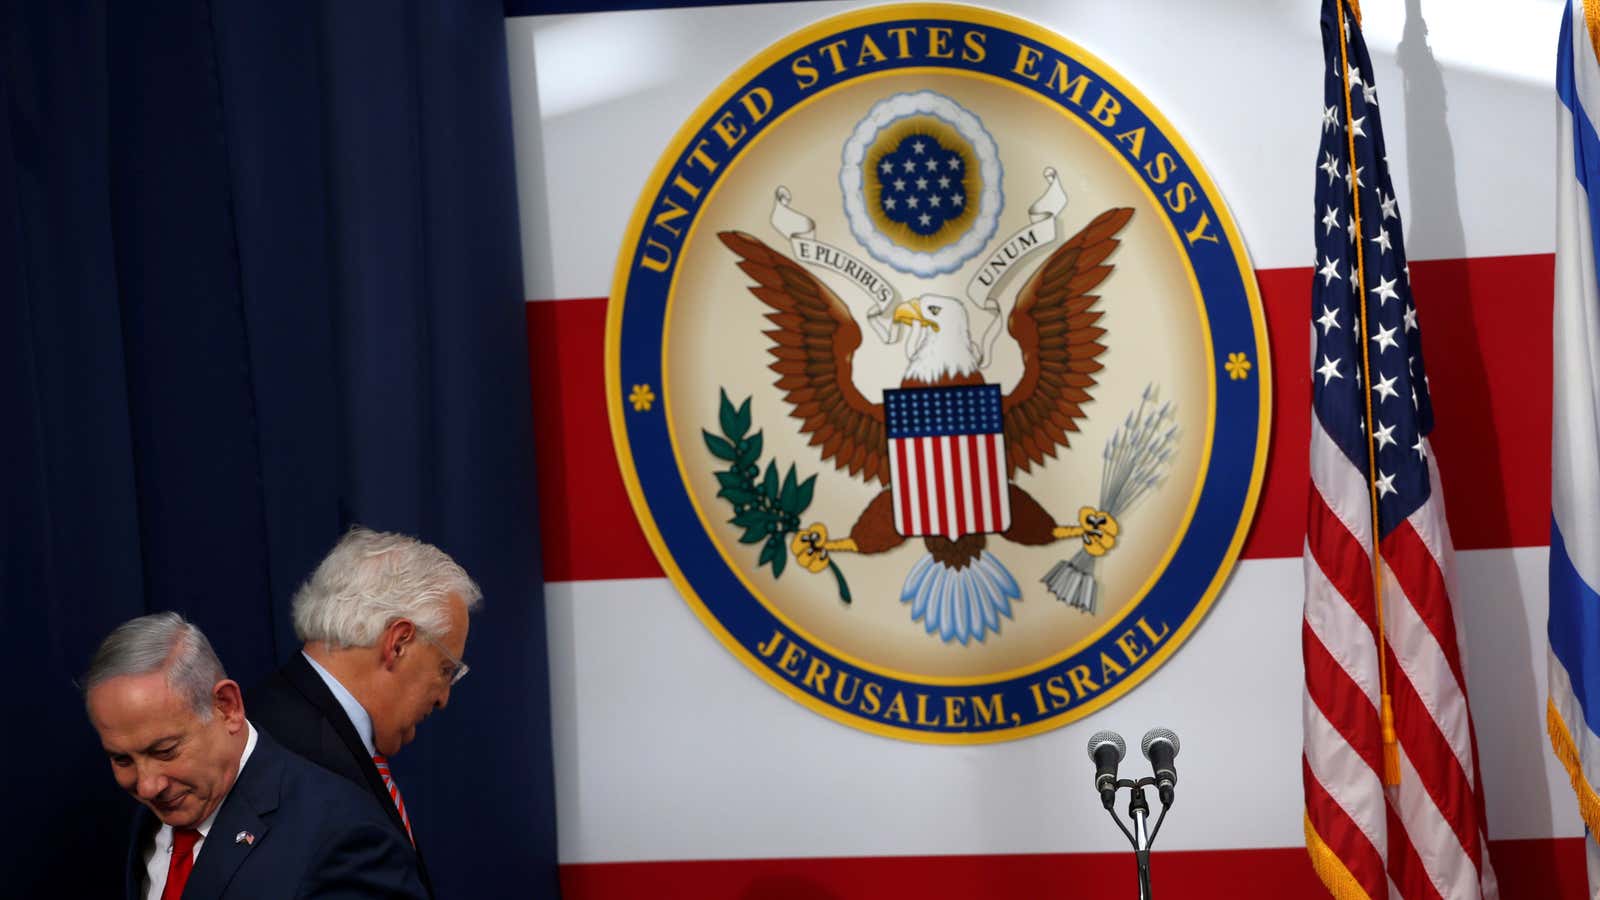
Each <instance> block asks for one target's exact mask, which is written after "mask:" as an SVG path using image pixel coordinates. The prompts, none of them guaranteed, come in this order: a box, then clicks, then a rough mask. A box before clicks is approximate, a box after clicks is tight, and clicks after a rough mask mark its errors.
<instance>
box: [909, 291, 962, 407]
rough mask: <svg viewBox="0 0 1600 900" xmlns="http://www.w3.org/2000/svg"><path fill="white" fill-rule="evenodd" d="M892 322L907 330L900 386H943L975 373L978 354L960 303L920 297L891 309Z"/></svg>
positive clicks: (942, 298)
mask: <svg viewBox="0 0 1600 900" xmlns="http://www.w3.org/2000/svg"><path fill="white" fill-rule="evenodd" d="M894 321H895V322H896V323H899V324H903V325H908V326H910V328H911V334H910V336H909V337H908V338H907V339H906V357H907V360H908V362H907V363H906V372H905V375H904V376H902V378H901V382H902V383H906V382H916V383H921V384H930V385H931V384H947V383H949V382H952V381H957V380H964V379H965V378H966V377H967V376H970V375H972V374H974V373H976V372H977V371H978V363H979V360H980V358H981V354H980V352H979V349H978V345H977V343H976V342H974V341H973V339H972V329H971V326H970V325H969V323H968V319H967V305H966V304H965V303H963V302H962V301H961V300H959V299H957V298H955V297H943V296H940V295H938V294H924V295H923V296H921V297H918V298H916V299H915V300H907V301H905V302H904V303H901V304H900V305H899V306H897V307H895V309H894Z"/></svg>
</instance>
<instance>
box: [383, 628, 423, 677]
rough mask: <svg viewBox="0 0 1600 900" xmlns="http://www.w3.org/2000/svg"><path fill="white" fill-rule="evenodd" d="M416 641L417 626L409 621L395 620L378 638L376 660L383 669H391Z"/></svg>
mask: <svg viewBox="0 0 1600 900" xmlns="http://www.w3.org/2000/svg"><path fill="white" fill-rule="evenodd" d="M416 639H417V626H416V625H415V624H413V623H412V621H411V620H410V619H395V620H394V621H393V622H390V623H389V624H388V625H387V626H385V627H384V629H383V634H381V635H379V637H378V660H379V662H380V663H382V665H383V667H384V668H385V669H393V668H394V666H395V664H396V663H397V662H398V661H399V659H400V657H401V656H402V655H404V654H405V652H406V650H407V649H409V648H410V647H411V645H412V643H414V642H415V641H416Z"/></svg>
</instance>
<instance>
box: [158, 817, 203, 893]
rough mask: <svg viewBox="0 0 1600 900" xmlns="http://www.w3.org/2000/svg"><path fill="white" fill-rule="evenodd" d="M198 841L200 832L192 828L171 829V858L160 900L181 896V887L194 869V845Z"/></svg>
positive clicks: (187, 880) (168, 862)
mask: <svg viewBox="0 0 1600 900" xmlns="http://www.w3.org/2000/svg"><path fill="white" fill-rule="evenodd" d="M199 840H200V832H198V831H196V830H195V829H193V828H174V829H172V858H171V859H170V860H168V861H167V886H166V887H164V888H162V889H161V900H178V898H179V897H182V896H183V886H184V885H185V884H187V883H188V882H189V872H190V871H192V870H193V869H194V845H195V844H196V843H198V842H199Z"/></svg>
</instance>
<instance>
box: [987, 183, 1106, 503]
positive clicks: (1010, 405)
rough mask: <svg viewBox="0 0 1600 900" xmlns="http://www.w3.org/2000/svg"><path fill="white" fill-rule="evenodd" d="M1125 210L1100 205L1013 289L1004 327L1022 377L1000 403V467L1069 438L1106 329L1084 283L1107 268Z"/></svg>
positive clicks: (1029, 459) (1029, 462)
mask: <svg viewBox="0 0 1600 900" xmlns="http://www.w3.org/2000/svg"><path fill="white" fill-rule="evenodd" d="M1131 218H1133V210H1131V209H1109V210H1106V211H1105V212H1103V213H1101V214H1100V215H1099V216H1097V217H1096V218H1095V220H1094V221H1093V222H1090V223H1089V224H1088V225H1086V226H1085V227H1084V229H1083V230H1082V231H1080V232H1078V233H1077V234H1075V235H1073V236H1072V237H1071V238H1069V239H1068V240H1067V241H1066V242H1065V243H1063V244H1062V245H1061V246H1060V247H1057V248H1056V250H1055V252H1053V253H1051V254H1050V258H1049V259H1047V260H1045V263H1044V265H1042V266H1040V267H1039V270H1038V271H1037V272H1034V274H1033V277H1032V278H1030V279H1029V280H1028V283H1027V285H1026V286H1024V287H1023V289H1022V291H1021V292H1020V293H1019V294H1018V295H1017V302H1016V305H1015V307H1013V308H1012V311H1011V318H1010V321H1009V323H1008V328H1009V329H1010V331H1011V336H1012V337H1014V338H1016V340H1017V344H1018V345H1020V346H1021V348H1022V379H1021V380H1020V381H1018V382H1017V385H1016V387H1015V388H1013V389H1012V391H1011V393H1010V394H1009V395H1007V397H1006V399H1005V402H1004V404H1003V406H1002V410H1003V413H1004V416H1005V435H1006V455H1007V457H1008V459H1007V469H1006V471H1007V472H1008V473H1012V474H1014V473H1015V472H1016V470H1017V469H1021V470H1022V471H1024V472H1027V471H1029V470H1030V467H1031V466H1033V465H1035V464H1041V465H1042V464H1043V463H1044V459H1045V457H1046V456H1050V457H1051V458H1054V457H1055V455H1056V450H1055V448H1056V446H1057V445H1060V446H1062V447H1067V446H1070V444H1069V442H1068V440H1067V432H1069V431H1077V430H1078V423H1077V420H1078V419H1081V418H1083V408H1082V404H1083V403H1084V402H1086V401H1087V400H1089V399H1090V396H1089V389H1090V388H1092V387H1093V386H1094V384H1095V380H1094V373H1095V372H1098V371H1099V370H1100V368H1101V365H1100V362H1099V356H1100V354H1101V353H1103V352H1104V351H1105V346H1104V345H1103V344H1101V343H1099V341H1100V338H1101V337H1102V336H1103V335H1104V334H1105V333H1106V331H1105V329H1104V328H1098V327H1096V326H1095V322H1096V321H1098V320H1099V318H1100V315H1101V314H1100V312H1099V311H1098V310H1094V309H1091V307H1093V306H1094V303H1095V301H1096V300H1099V299H1100V297H1099V296H1098V295H1096V294H1091V293H1089V291H1092V290H1094V288H1095V287H1096V286H1097V285H1099V284H1100V282H1102V281H1104V280H1105V277H1106V276H1107V275H1110V274H1111V270H1112V269H1113V268H1114V267H1113V266H1111V265H1107V264H1106V263H1105V260H1106V257H1108V256H1110V255H1111V251H1113V250H1115V249H1117V245H1118V244H1119V243H1121V242H1120V241H1118V240H1117V234H1118V232H1120V231H1122V228H1123V226H1125V225H1127V224H1128V220H1129V219H1131Z"/></svg>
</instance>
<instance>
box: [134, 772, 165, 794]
mask: <svg viewBox="0 0 1600 900" xmlns="http://www.w3.org/2000/svg"><path fill="white" fill-rule="evenodd" d="M167 784H168V781H167V776H166V773H164V772H162V771H161V768H160V767H159V766H155V765H152V764H150V763H144V764H141V765H140V766H139V779H138V781H137V782H136V783H135V785H134V789H135V791H136V793H137V794H138V796H139V799H140V800H154V799H155V798H157V797H159V796H161V792H162V791H165V790H166V789H167Z"/></svg>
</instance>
